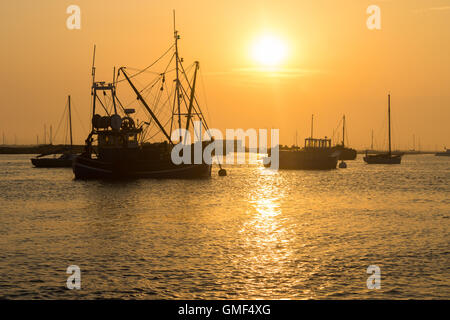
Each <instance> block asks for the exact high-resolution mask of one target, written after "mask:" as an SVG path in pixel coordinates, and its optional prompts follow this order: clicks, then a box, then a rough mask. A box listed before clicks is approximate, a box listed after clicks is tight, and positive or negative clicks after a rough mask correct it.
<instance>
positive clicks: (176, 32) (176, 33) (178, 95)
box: [173, 10, 181, 129]
mask: <svg viewBox="0 0 450 320" xmlns="http://www.w3.org/2000/svg"><path fill="white" fill-rule="evenodd" d="M173 35H174V38H175V72H176V80H175V81H176V84H175V94H176V95H177V97H176V99H177V107H178V128H179V129H181V106H180V79H179V72H180V71H179V65H178V64H179V61H178V59H179V58H178V39H179V38H180V36H179V35H178V31H177V29H176V26H175V10H174V11H173Z"/></svg>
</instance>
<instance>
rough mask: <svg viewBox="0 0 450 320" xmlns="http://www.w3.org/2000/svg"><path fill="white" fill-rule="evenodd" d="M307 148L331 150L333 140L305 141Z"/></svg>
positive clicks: (311, 139)
mask: <svg viewBox="0 0 450 320" xmlns="http://www.w3.org/2000/svg"><path fill="white" fill-rule="evenodd" d="M305 148H331V139H313V138H306V139H305Z"/></svg>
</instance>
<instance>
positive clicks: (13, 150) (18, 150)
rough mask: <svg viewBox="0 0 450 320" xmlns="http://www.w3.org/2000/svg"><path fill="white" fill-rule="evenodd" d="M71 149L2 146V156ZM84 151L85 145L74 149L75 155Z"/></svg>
mask: <svg viewBox="0 0 450 320" xmlns="http://www.w3.org/2000/svg"><path fill="white" fill-rule="evenodd" d="M69 148H70V147H69V146H65V145H34V146H32V145H31V146H19V145H16V146H0V154H41V153H51V152H58V151H62V150H64V149H69ZM83 149H84V146H83V145H74V146H73V147H72V150H73V151H74V152H75V153H81V152H82V151H83Z"/></svg>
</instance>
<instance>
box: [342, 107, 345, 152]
mask: <svg viewBox="0 0 450 320" xmlns="http://www.w3.org/2000/svg"><path fill="white" fill-rule="evenodd" d="M344 142H345V114H344V117H343V118H342V146H344V145H345V144H344Z"/></svg>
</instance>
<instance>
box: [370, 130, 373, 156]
mask: <svg viewBox="0 0 450 320" xmlns="http://www.w3.org/2000/svg"><path fill="white" fill-rule="evenodd" d="M370 150H372V151H373V129H372V143H371V144H370Z"/></svg>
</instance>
